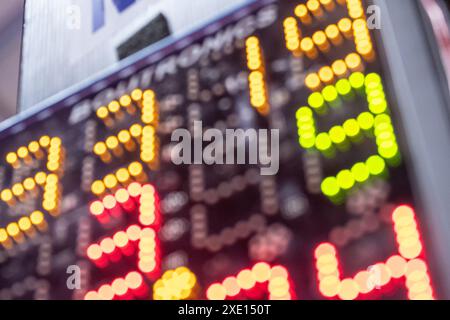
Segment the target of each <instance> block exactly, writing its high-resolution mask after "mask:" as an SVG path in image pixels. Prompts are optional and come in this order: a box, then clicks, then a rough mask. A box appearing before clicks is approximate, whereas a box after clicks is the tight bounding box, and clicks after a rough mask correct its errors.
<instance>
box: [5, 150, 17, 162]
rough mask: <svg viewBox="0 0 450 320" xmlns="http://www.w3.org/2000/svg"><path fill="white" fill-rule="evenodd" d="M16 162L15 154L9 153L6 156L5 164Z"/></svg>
mask: <svg viewBox="0 0 450 320" xmlns="http://www.w3.org/2000/svg"><path fill="white" fill-rule="evenodd" d="M17 160H18V158H17V154H15V153H14V152H10V153H8V155H7V156H6V162H8V163H9V164H14V163H16V162H17Z"/></svg>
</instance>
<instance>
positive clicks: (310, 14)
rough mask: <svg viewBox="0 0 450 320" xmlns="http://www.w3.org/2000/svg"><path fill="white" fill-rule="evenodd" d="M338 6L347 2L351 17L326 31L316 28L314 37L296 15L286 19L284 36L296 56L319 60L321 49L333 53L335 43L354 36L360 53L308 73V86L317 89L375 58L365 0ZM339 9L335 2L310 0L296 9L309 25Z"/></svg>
mask: <svg viewBox="0 0 450 320" xmlns="http://www.w3.org/2000/svg"><path fill="white" fill-rule="evenodd" d="M337 2H338V5H343V6H344V5H346V7H347V13H348V16H349V18H343V19H341V20H340V21H339V22H338V23H337V24H330V25H329V26H327V27H326V28H325V29H324V30H316V31H315V32H314V34H312V35H311V36H304V37H303V34H302V31H301V29H300V28H299V26H298V23H297V20H296V18H294V17H288V18H286V19H285V20H284V23H283V27H284V36H285V40H286V48H287V49H288V50H289V51H291V52H292V53H293V54H294V55H295V56H300V55H302V54H305V55H306V56H307V57H308V58H309V59H311V60H315V59H317V58H318V56H319V52H322V53H324V54H326V53H328V52H330V50H331V47H332V46H336V47H339V46H341V45H342V44H343V43H344V39H349V40H350V39H351V40H353V42H354V44H355V49H356V52H354V53H351V54H349V55H347V56H346V57H345V58H342V59H338V60H335V61H334V62H333V63H332V64H331V65H330V66H324V67H322V68H321V69H320V70H319V72H318V73H315V72H313V73H310V74H308V75H307V76H306V79H305V84H306V86H307V87H308V88H309V89H311V90H313V91H317V90H319V89H320V88H322V86H323V84H325V85H326V84H332V83H334V82H335V79H336V78H342V77H344V76H345V75H346V74H347V73H348V70H350V71H353V72H355V71H362V68H363V62H362V59H361V57H363V58H364V59H365V60H366V61H369V62H370V61H373V60H374V59H375V51H374V48H373V44H372V39H371V36H370V33H369V29H368V27H367V22H366V19H365V14H364V9H363V4H362V1H361V0H346V1H345V0H338V1H337ZM335 10H336V4H335V2H334V1H318V0H308V2H307V3H306V5H305V4H300V5H298V6H297V7H296V8H295V16H296V17H297V18H298V19H299V20H300V21H301V22H302V24H303V25H305V26H310V25H311V24H312V23H313V19H314V18H318V19H320V18H322V17H323V16H324V14H325V12H333V11H335Z"/></svg>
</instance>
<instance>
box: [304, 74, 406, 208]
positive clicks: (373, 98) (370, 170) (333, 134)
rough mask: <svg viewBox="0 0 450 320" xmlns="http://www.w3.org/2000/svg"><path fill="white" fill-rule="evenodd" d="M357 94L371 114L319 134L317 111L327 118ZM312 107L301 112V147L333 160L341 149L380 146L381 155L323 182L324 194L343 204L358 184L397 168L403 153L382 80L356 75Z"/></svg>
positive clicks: (312, 102) (325, 92)
mask: <svg viewBox="0 0 450 320" xmlns="http://www.w3.org/2000/svg"><path fill="white" fill-rule="evenodd" d="M355 94H363V95H364V96H365V97H366V99H367V103H368V109H369V110H368V111H370V112H363V113H361V114H360V115H358V117H357V118H354V119H348V120H347V121H345V122H344V124H343V125H342V126H334V127H333V128H331V129H330V130H329V132H322V133H318V132H317V126H316V122H315V119H314V116H313V110H314V112H315V113H317V114H318V115H324V114H325V113H327V112H328V111H329V109H333V108H335V107H336V106H340V105H341V103H342V100H351V99H353V96H354V95H355ZM308 102H309V107H302V108H300V109H299V110H298V111H297V115H296V117H297V126H298V134H299V143H300V146H301V147H302V148H304V149H307V150H311V149H315V150H318V151H320V152H321V153H322V154H323V155H324V156H325V157H333V156H334V155H335V153H336V151H337V150H340V151H344V152H346V151H348V149H349V148H350V145H351V144H352V143H359V142H360V141H361V140H362V139H364V138H365V137H366V138H373V139H375V141H376V144H377V150H378V155H373V156H371V157H369V158H368V159H367V160H366V161H365V162H360V163H356V164H355V165H353V166H352V167H351V168H349V169H345V170H341V171H340V172H339V173H338V174H337V175H336V176H334V177H328V178H326V179H324V180H323V182H322V192H323V194H325V195H326V196H327V197H328V198H330V199H331V200H332V201H334V202H337V203H338V202H341V201H342V200H343V198H344V197H345V194H346V192H348V191H350V190H352V189H353V188H354V187H355V186H356V185H357V184H358V183H364V182H366V181H367V180H368V179H369V178H370V177H373V176H380V175H383V174H384V173H385V172H386V170H387V165H391V166H394V165H397V164H398V162H399V161H400V152H399V148H398V144H397V138H396V135H395V132H394V128H393V125H392V120H391V117H390V116H389V114H388V113H389V109H388V104H387V101H386V97H385V93H384V88H383V84H382V81H381V77H380V76H379V75H378V74H375V73H371V74H369V75H367V76H364V75H363V74H362V73H359V72H357V73H353V74H352V75H351V76H350V78H349V79H348V80H347V79H341V80H339V81H338V82H337V84H336V85H335V86H332V85H330V86H327V87H325V88H324V89H323V90H322V92H321V93H320V92H315V93H313V94H311V95H310V97H309V99H308Z"/></svg>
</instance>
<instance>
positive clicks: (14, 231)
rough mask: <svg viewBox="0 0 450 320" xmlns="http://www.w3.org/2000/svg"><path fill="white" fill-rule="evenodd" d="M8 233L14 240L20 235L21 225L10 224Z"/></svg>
mask: <svg viewBox="0 0 450 320" xmlns="http://www.w3.org/2000/svg"><path fill="white" fill-rule="evenodd" d="M6 232H7V233H8V234H9V236H11V237H13V238H14V237H17V236H18V235H19V234H20V229H19V225H18V224H17V223H15V222H13V223H10V224H8V226H7V227H6Z"/></svg>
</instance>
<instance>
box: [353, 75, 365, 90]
mask: <svg viewBox="0 0 450 320" xmlns="http://www.w3.org/2000/svg"><path fill="white" fill-rule="evenodd" d="M349 81H350V84H351V86H352V87H353V88H354V89H356V90H358V89H361V88H362V87H364V81H365V78H364V74H362V73H361V72H355V73H352V74H351V75H350V78H349Z"/></svg>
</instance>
